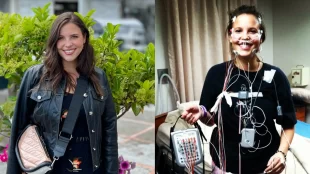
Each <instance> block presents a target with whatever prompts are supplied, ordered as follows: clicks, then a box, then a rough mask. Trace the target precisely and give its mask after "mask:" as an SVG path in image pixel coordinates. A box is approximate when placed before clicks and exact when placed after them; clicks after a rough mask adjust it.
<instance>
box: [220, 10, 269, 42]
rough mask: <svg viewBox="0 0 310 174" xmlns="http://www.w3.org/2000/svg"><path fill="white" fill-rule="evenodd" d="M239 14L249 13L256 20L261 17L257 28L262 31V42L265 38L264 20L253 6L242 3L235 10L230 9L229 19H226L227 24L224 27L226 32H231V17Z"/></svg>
mask: <svg viewBox="0 0 310 174" xmlns="http://www.w3.org/2000/svg"><path fill="white" fill-rule="evenodd" d="M241 14H251V15H253V16H255V17H256V19H257V20H258V18H260V19H261V22H260V25H259V29H260V30H262V31H263V33H262V37H261V40H262V42H264V41H265V39H266V28H265V24H264V20H263V16H262V14H261V13H260V12H259V11H257V9H256V7H255V6H249V5H242V6H240V7H238V8H236V9H235V10H233V11H230V12H229V13H228V17H229V20H228V25H227V28H226V33H227V34H228V35H230V34H231V31H230V29H232V26H233V18H234V17H235V16H236V17H238V16H239V15H241Z"/></svg>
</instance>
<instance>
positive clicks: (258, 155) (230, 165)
mask: <svg viewBox="0 0 310 174" xmlns="http://www.w3.org/2000/svg"><path fill="white" fill-rule="evenodd" d="M228 64H229V62H224V63H221V64H218V65H215V66H213V67H212V68H211V69H210V70H209V72H208V74H207V76H206V79H205V82H204V86H203V90H202V93H201V98H200V104H201V105H204V106H205V107H206V108H207V110H208V111H210V109H211V108H212V107H213V105H214V104H215V102H216V100H217V97H218V95H219V94H220V93H221V92H222V89H223V85H224V79H225V75H226V74H227V72H226V71H227V69H228ZM271 69H274V70H276V72H275V75H274V77H273V79H274V82H273V81H272V82H271V83H268V82H266V81H264V80H263V76H264V72H265V71H270V70H271ZM247 77H249V79H250V81H248V78H247ZM251 84H252V85H251ZM250 86H252V91H253V92H261V93H262V95H263V96H262V97H255V96H254V97H252V99H251V98H249V99H238V98H237V97H231V99H232V106H231V107H230V106H229V105H228V104H227V102H226V99H225V97H223V98H222V102H221V104H220V106H219V108H221V109H219V111H218V112H217V114H216V115H215V118H214V121H215V124H216V125H217V127H216V128H215V129H214V130H213V132H212V136H211V143H213V144H214V146H215V147H216V151H217V152H219V135H220V134H219V133H218V126H219V125H218V123H219V118H220V115H219V113H221V118H222V119H220V120H222V123H223V124H222V125H223V126H222V127H223V134H222V136H221V137H222V138H223V140H224V149H223V150H224V152H225V155H226V160H225V161H226V171H227V172H232V173H238V172H239V142H240V140H241V135H240V134H239V118H242V119H241V130H242V128H244V127H248V128H250V127H252V128H253V123H254V124H255V126H254V127H255V130H256V133H255V145H254V147H256V148H257V149H254V148H243V147H241V148H240V154H241V173H242V174H250V173H251V174H255V173H260V172H263V171H264V170H265V169H266V167H267V163H268V160H269V159H270V157H271V156H272V155H273V154H274V153H275V152H276V151H277V150H278V148H279V145H280V136H279V134H278V133H277V131H276V128H275V124H274V119H276V121H277V123H279V124H281V125H282V127H283V128H284V129H285V128H291V127H293V126H294V125H295V124H296V116H295V111H294V106H293V101H292V98H291V92H290V86H289V83H288V80H287V78H286V76H285V74H284V73H283V72H282V71H281V70H280V69H279V68H277V67H275V66H272V65H269V64H267V63H264V64H263V66H262V68H261V69H260V70H259V71H258V72H248V71H243V70H241V69H238V68H237V67H235V66H234V67H233V70H232V73H231V76H230V80H229V81H228V85H227V87H228V89H227V90H226V91H227V92H228V93H236V92H239V91H248V92H249V91H250ZM275 89H276V90H277V92H276V90H275ZM276 94H277V95H278V100H279V104H280V106H281V107H282V112H283V115H282V116H278V115H277V106H278V104H277V96H276ZM220 110H221V111H220ZM251 111H252V112H251ZM240 113H241V117H240ZM250 120H251V121H250ZM210 153H211V156H212V160H213V161H214V163H215V164H216V165H217V166H218V167H220V163H219V157H218V155H217V153H216V152H215V150H214V148H213V146H212V145H210Z"/></svg>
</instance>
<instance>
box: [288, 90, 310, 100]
mask: <svg viewBox="0 0 310 174" xmlns="http://www.w3.org/2000/svg"><path fill="white" fill-rule="evenodd" d="M291 92H292V97H293V98H296V99H299V100H302V101H304V102H306V103H309V104H310V90H308V89H304V88H291Z"/></svg>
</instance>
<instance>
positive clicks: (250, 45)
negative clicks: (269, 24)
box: [229, 14, 261, 57]
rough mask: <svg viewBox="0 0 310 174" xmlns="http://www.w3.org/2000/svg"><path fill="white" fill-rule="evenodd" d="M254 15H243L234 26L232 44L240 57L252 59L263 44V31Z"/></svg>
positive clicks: (231, 36) (231, 37)
mask: <svg viewBox="0 0 310 174" xmlns="http://www.w3.org/2000/svg"><path fill="white" fill-rule="evenodd" d="M259 25H260V24H259V22H258V20H257V18H256V17H255V16H254V15H251V14H241V15H239V16H237V18H236V19H235V22H234V23H233V25H232V30H231V35H230V38H229V40H230V42H231V44H232V49H233V50H235V51H237V52H238V56H239V57H252V55H253V52H254V53H255V52H256V51H257V50H258V49H259V45H260V44H261V30H260V29H259Z"/></svg>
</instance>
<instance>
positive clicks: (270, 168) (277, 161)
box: [264, 152, 285, 174]
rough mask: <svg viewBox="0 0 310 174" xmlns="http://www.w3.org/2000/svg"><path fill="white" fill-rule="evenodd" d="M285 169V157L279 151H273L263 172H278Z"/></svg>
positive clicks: (274, 173)
mask: <svg viewBox="0 0 310 174" xmlns="http://www.w3.org/2000/svg"><path fill="white" fill-rule="evenodd" d="M284 169H285V157H284V155H283V154H282V153H281V152H277V153H275V154H274V155H273V156H272V157H271V158H270V160H269V161H268V164H267V168H266V169H265V171H264V173H270V174H280V173H281V172H282V171H283V170H284Z"/></svg>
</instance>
